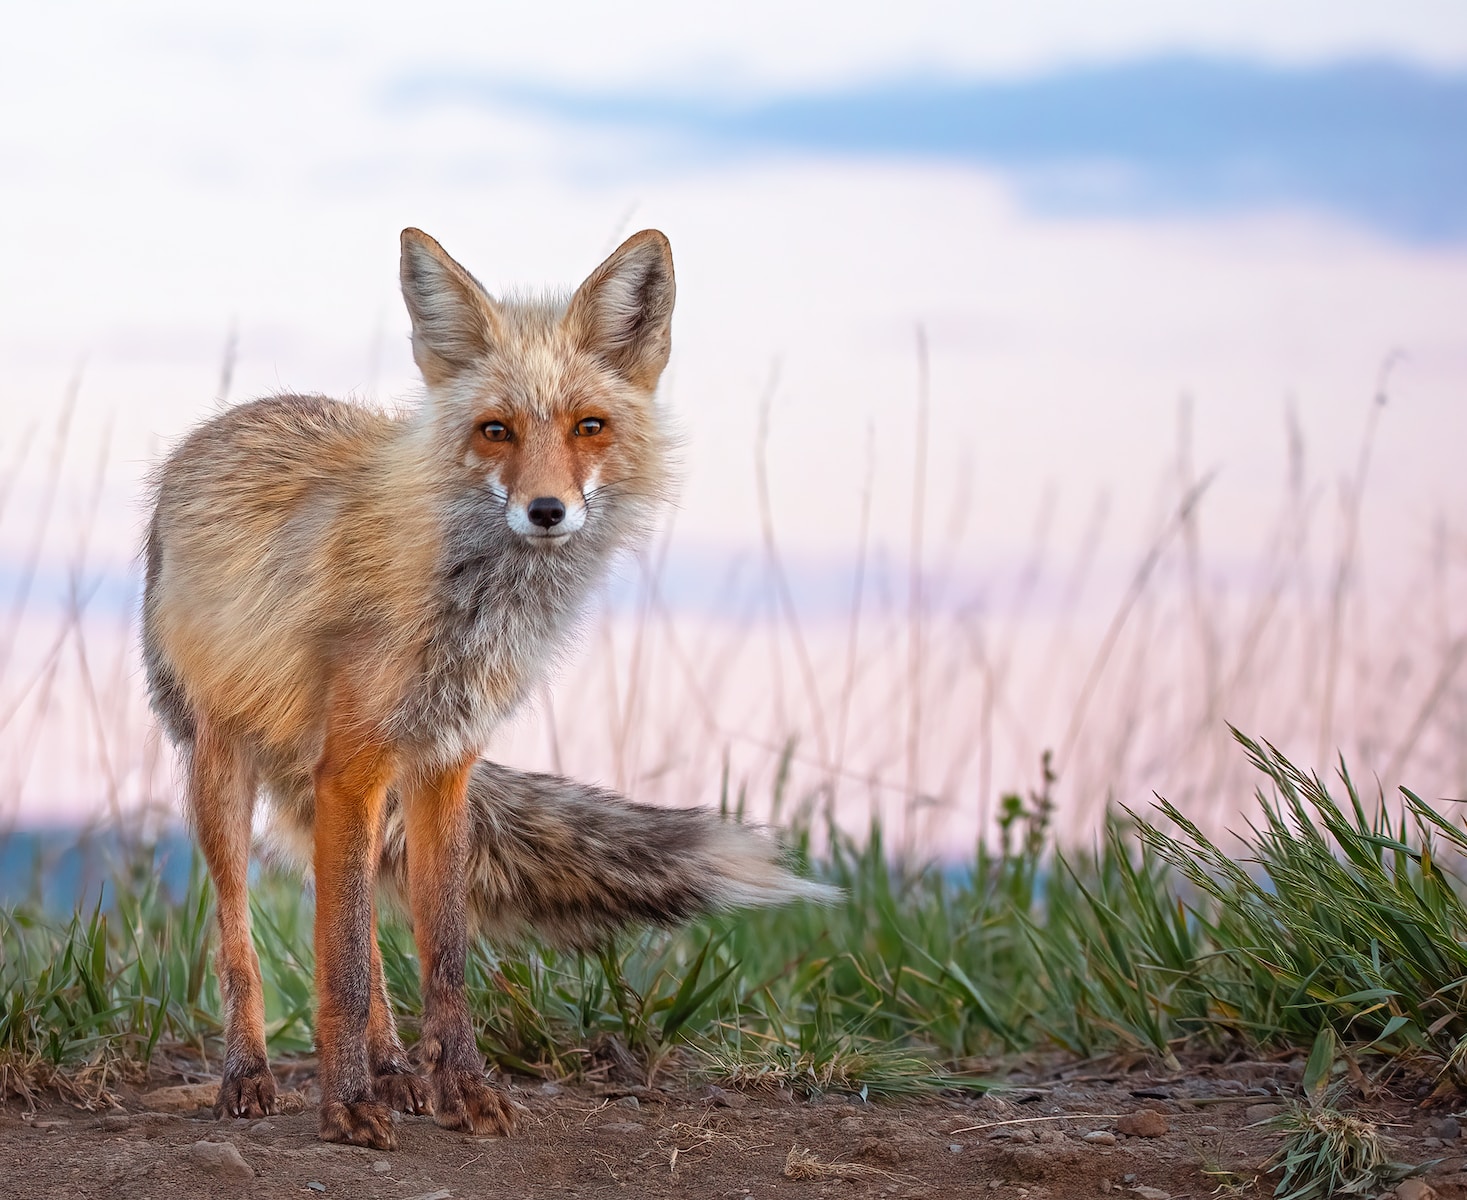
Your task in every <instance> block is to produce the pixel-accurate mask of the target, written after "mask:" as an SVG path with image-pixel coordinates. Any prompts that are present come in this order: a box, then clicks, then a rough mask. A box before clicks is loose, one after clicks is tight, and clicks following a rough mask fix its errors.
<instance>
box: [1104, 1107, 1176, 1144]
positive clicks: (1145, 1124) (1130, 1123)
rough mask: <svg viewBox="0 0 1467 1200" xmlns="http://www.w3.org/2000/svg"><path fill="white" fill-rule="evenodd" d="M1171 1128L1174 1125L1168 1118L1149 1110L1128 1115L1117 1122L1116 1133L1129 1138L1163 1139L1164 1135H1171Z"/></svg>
mask: <svg viewBox="0 0 1467 1200" xmlns="http://www.w3.org/2000/svg"><path fill="white" fill-rule="evenodd" d="M1171 1128H1172V1123H1171V1122H1170V1121H1168V1120H1167V1119H1166V1117H1164V1116H1163V1115H1162V1114H1161V1113H1159V1112H1155V1111H1153V1110H1152V1109H1149V1108H1143V1109H1142V1110H1141V1111H1140V1112H1133V1113H1127V1114H1126V1115H1125V1116H1124V1117H1122V1118H1121V1119H1120V1120H1118V1121H1117V1122H1116V1131H1117V1132H1118V1133H1124V1134H1125V1135H1126V1136H1127V1137H1147V1138H1153V1137H1161V1136H1162V1134H1164V1133H1170V1132H1171Z"/></svg>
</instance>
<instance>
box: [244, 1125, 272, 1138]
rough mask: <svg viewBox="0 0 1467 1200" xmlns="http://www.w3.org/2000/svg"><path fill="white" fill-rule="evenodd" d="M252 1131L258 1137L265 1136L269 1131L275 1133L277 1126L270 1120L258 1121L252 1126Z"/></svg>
mask: <svg viewBox="0 0 1467 1200" xmlns="http://www.w3.org/2000/svg"><path fill="white" fill-rule="evenodd" d="M250 1132H251V1133H252V1134H254V1135H255V1136H256V1137H264V1136H265V1135H266V1134H267V1133H274V1132H275V1126H274V1125H272V1124H270V1122H269V1121H256V1122H255V1123H254V1124H253V1125H251V1126H250Z"/></svg>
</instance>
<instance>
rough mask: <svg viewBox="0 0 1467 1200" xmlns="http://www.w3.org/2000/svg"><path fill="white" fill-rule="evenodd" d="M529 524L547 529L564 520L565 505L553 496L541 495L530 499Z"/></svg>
mask: <svg viewBox="0 0 1467 1200" xmlns="http://www.w3.org/2000/svg"><path fill="white" fill-rule="evenodd" d="M529 513H530V524H532V525H538V526H540V528H541V529H549V528H550V527H551V526H552V525H559V524H560V523H561V522H562V521H564V520H565V505H564V504H562V503H561V502H560V501H559V500H557V499H556V498H555V497H554V496H541V497H540V498H539V499H537V500H531V501H530V508H529Z"/></svg>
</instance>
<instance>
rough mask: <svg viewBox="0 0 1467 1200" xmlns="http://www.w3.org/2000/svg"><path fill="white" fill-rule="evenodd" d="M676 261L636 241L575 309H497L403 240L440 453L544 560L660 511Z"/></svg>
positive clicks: (455, 271) (474, 284)
mask: <svg viewBox="0 0 1467 1200" xmlns="http://www.w3.org/2000/svg"><path fill="white" fill-rule="evenodd" d="M675 291H676V288H675V284H674V280H673V270H672V250H671V248H670V247H669V245H668V243H667V238H666V237H664V236H663V235H662V234H661V233H659V232H658V231H657V230H655V229H645V230H643V231H642V232H641V233H637V234H634V235H633V236H631V237H630V238H628V239H627V240H626V241H625V242H623V243H622V244H621V246H620V247H618V248H617V250H616V251H615V252H614V253H613V254H612V255H611V257H609V258H608V259H607V260H606V261H605V262H603V263H602V264H601V265H600V266H599V267H597V268H596V270H594V271H593V272H591V274H590V276H589V277H588V278H587V279H586V281H585V282H584V283H582V284H581V286H580V287H579V288H578V289H577V290H576V292H575V294H574V295H573V296H572V297H571V298H570V300H569V301H568V302H560V301H557V300H555V299H546V300H530V301H526V300H518V299H495V298H494V297H492V296H490V295H489V293H488V292H487V291H485V289H484V288H483V286H482V285H481V284H480V283H479V281H478V280H477V279H475V278H474V277H473V276H472V275H470V274H469V273H468V272H467V271H466V270H464V268H463V267H461V266H460V265H459V264H458V263H457V262H455V261H454V260H453V259H452V258H450V257H449V256H448V254H447V253H445V251H444V250H443V247H442V246H440V245H439V244H438V243H437V242H436V241H434V240H433V239H432V238H431V237H429V236H428V235H427V234H425V233H423V232H421V231H420V230H417V229H405V230H403V233H402V294H403V298H404V300H405V301H406V302H407V309H408V314H409V316H410V317H411V319H412V331H413V357H414V359H415V360H416V361H417V364H418V369H419V370H420V371H421V372H422V373H423V379H424V381H425V383H426V384H427V388H428V396H427V402H426V406H425V410H424V415H425V416H426V418H427V420H428V421H429V423H430V424H431V427H432V438H433V442H434V446H435V453H436V454H437V455H438V458H439V461H440V462H441V463H442V464H443V467H444V469H446V470H449V471H451V472H453V473H454V474H456V475H459V476H460V480H459V482H460V483H461V484H462V485H466V486H469V487H476V488H484V489H487V490H488V492H489V493H491V494H492V495H493V497H494V498H495V499H497V500H498V501H500V502H501V503H502V506H503V509H502V511H503V517H504V520H505V522H506V523H507V525H508V527H509V529H510V530H511V531H512V532H513V533H514V534H516V535H518V536H519V537H520V538H521V539H524V540H525V541H526V542H529V543H532V544H535V545H538V546H541V547H545V548H547V549H548V548H549V547H551V546H554V545H557V544H562V543H564V542H565V541H567V540H568V539H573V538H575V536H576V535H577V534H579V533H580V532H581V531H582V530H583V529H585V528H587V527H588V526H594V525H595V524H596V523H597V522H598V521H603V522H605V521H610V520H611V519H612V516H613V515H614V514H615V513H617V512H618V510H620V511H622V512H623V513H624V512H625V510H626V509H627V508H628V507H629V506H631V507H637V506H638V504H639V502H640V503H641V504H642V505H645V504H646V502H648V501H650V500H652V499H655V498H656V496H657V493H658V491H659V490H660V488H661V486H662V482H663V476H664V472H663V469H662V466H661V462H660V454H661V436H662V435H661V431H660V430H659V427H658V421H657V416H656V414H655V413H654V411H653V406H652V396H653V392H654V391H655V389H656V387H657V380H658V378H659V377H660V376H661V374H662V370H663V368H664V367H665V366H666V365H667V358H668V353H669V350H670V348H671V323H672V307H673V299H674V294H675Z"/></svg>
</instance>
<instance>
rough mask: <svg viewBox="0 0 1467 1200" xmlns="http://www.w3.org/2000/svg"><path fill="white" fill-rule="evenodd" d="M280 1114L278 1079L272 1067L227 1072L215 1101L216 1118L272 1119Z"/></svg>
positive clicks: (262, 1066)
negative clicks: (276, 1091) (276, 1086)
mask: <svg viewBox="0 0 1467 1200" xmlns="http://www.w3.org/2000/svg"><path fill="white" fill-rule="evenodd" d="M279 1111H280V1101H279V1099H278V1098H277V1097H276V1095H275V1076H274V1075H272V1074H271V1073H270V1068H269V1067H268V1066H265V1065H263V1064H262V1065H261V1066H259V1067H255V1068H246V1069H245V1070H243V1071H239V1072H234V1071H225V1073H224V1079H223V1081H222V1082H221V1083H220V1084H219V1095H218V1097H216V1098H215V1100H214V1115H215V1116H216V1117H268V1116H271V1115H272V1114H274V1113H278V1112H279Z"/></svg>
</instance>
